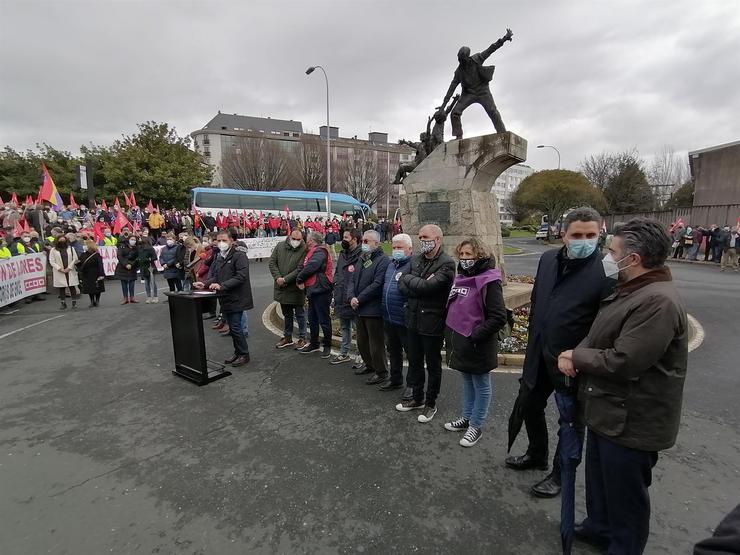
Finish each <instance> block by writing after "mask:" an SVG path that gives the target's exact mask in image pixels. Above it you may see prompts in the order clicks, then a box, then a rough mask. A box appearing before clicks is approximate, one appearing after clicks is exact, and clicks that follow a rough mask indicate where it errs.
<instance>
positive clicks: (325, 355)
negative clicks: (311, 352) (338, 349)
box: [321, 347, 331, 358]
mask: <svg viewBox="0 0 740 555" xmlns="http://www.w3.org/2000/svg"><path fill="white" fill-rule="evenodd" d="M321 358H331V347H324V348H323V350H322V351H321Z"/></svg>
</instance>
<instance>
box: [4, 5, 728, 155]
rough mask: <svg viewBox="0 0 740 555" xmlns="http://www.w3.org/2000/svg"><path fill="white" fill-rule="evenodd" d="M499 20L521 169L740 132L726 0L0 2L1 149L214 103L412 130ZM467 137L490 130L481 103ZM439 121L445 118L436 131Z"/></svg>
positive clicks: (200, 121) (62, 144) (308, 119)
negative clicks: (505, 39)
mask: <svg viewBox="0 0 740 555" xmlns="http://www.w3.org/2000/svg"><path fill="white" fill-rule="evenodd" d="M507 27H511V28H512V30H513V31H514V41H513V42H511V43H507V44H505V45H504V47H503V48H501V49H500V50H499V51H498V52H496V53H494V54H493V56H492V57H491V58H489V60H488V62H487V63H488V64H495V65H496V66H497V67H496V73H495V76H494V79H493V82H492V90H493V95H494V98H495V100H496V104H497V105H498V108H499V110H500V112H501V115H502V117H503V119H504V122H505V123H506V126H507V128H508V129H509V130H511V131H513V132H515V133H517V134H519V135H521V136H522V137H524V138H526V139H527V140H528V141H529V159H528V162H527V163H529V164H530V165H532V166H533V167H534V168H535V169H546V168H550V167H555V166H556V165H557V157H556V154H555V152H554V151H552V150H549V149H543V150H537V149H536V148H535V146H536V145H537V144H540V143H548V144H552V145H555V146H557V147H558V148H559V149H560V152H561V153H562V162H563V167H566V168H575V167H576V166H577V165H578V163H579V162H580V160H582V159H583V157H584V156H586V155H588V154H593V153H598V152H600V151H602V150H605V149H606V150H621V149H626V148H632V147H637V148H638V149H639V150H640V152H641V154H643V156H645V157H649V156H650V155H651V154H653V153H655V152H657V151H659V150H660V149H661V147H662V146H663V145H665V144H670V145H672V146H673V147H674V148H675V149H676V150H678V151H687V150H692V149H696V148H703V147H707V146H711V145H715V144H720V143H724V142H730V141H735V140H740V117H738V114H740V3H739V2H738V0H711V1H710V0H707V1H703V2H697V1H696V0H660V1H650V0H635V1H632V0H611V1H608V2H607V1H597V0H584V1H577V0H537V1H532V0H517V1H516V2H512V1H505V2H504V1H499V0H486V1H473V0H466V1H465V2H449V1H446V2H441V1H431V0H423V1H422V0H419V1H403V0H383V1H380V0H363V1H353V0H341V1H340V0H335V1H316V0H300V1H294V2H285V1H279V0H270V1H265V2H258V1H254V0H250V1H236V0H235V1H213V0H208V1H206V0H199V1H197V2H189V1H175V0H172V1H164V0H146V1H145V0H140V1H124V0H94V1H84V2H83V1H65V0H48V1H45V2H41V1H37V0H0V145H6V144H7V145H10V146H12V147H13V148H16V149H26V148H29V147H33V146H34V145H35V144H36V143H37V142H47V143H49V144H51V145H53V146H56V147H58V148H64V149H69V150H71V151H73V152H75V153H76V152H77V151H78V148H79V146H80V145H81V144H86V143H88V142H93V143H96V144H110V143H111V142H112V141H113V140H114V139H115V138H117V137H118V136H120V134H121V133H131V132H132V131H134V130H135V127H136V123H137V122H142V121H145V120H156V121H166V122H169V123H170V124H172V125H174V126H175V127H176V128H177V130H178V132H179V133H180V134H181V135H184V134H188V133H190V132H192V131H194V130H195V129H198V128H200V127H202V126H203V125H204V124H205V123H206V122H207V121H208V120H209V119H210V118H211V117H213V115H215V114H216V112H217V111H218V110H221V111H223V112H229V113H234V112H235V113H239V114H247V115H254V116H272V117H274V118H282V119H295V120H300V121H302V122H303V127H304V130H308V131H317V130H318V127H319V125H321V124H322V123H323V121H324V118H325V113H324V109H325V88H324V82H323V76H322V75H321V74H320V73H314V74H313V75H311V76H307V75H305V73H304V71H305V69H306V67H307V66H309V65H313V64H321V65H323V66H324V67H325V68H326V70H327V72H328V74H329V79H330V89H331V123H332V125H337V126H338V127H339V128H340V134H341V136H346V137H351V136H352V135H358V136H359V137H365V138H366V137H367V132H368V131H370V130H373V131H387V132H388V133H389V134H390V140H392V141H395V140H398V139H399V138H401V137H405V138H415V137H417V136H418V134H419V132H420V131H422V130H423V129H424V127H425V125H426V118H427V116H428V115H429V114H431V112H432V111H433V109H434V107H435V106H437V105H439V104H440V101H441V100H442V97H443V96H444V93H445V91H446V90H447V87H448V85H449V82H450V79H451V77H452V73H453V71H454V69H455V66H456V53H457V50H458V48H459V47H460V46H462V45H468V46H470V47H471V49H472V50H473V52H478V51H480V50H482V49H484V48H486V47H487V46H488V45H489V44H490V43H491V42H493V41H494V40H496V39H497V38H499V37H500V36H501V35H503V34H504V32H505V31H506V28H507ZM463 125H464V128H465V133H466V136H472V135H479V134H486V133H492V132H493V126H492V125H491V124H490V122H489V121H488V119H487V117H486V115H485V113H484V112H483V110H482V108H480V107H479V106H473V107H471V108H469V109H468V110H467V111H466V112H465V114H464V116H463ZM449 135H450V130H449V127H448V129H447V135H446V136H447V137H448V138H449Z"/></svg>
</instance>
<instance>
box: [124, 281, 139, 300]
mask: <svg viewBox="0 0 740 555" xmlns="http://www.w3.org/2000/svg"><path fill="white" fill-rule="evenodd" d="M134 289H136V280H135V279H122V280H121V291H122V292H123V298H124V299H126V298H129V299H133V298H134Z"/></svg>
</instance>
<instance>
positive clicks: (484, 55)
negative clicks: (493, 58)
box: [472, 29, 514, 63]
mask: <svg viewBox="0 0 740 555" xmlns="http://www.w3.org/2000/svg"><path fill="white" fill-rule="evenodd" d="M513 36H514V33H512V32H511V29H506V34H505V35H504V36H503V37H501V38H500V39H498V40H497V41H496V42H494V43H493V44H492V45H491V46H489V47H488V48H486V49H485V50H484V51H483V52H479V53H478V54H475V55H473V56H472V57H477V58H478V61H480V63H483V62H485V61H486V59H487V58H488V57H489V56H490V55H491V54H493V53H494V52H496V50H498V49H499V48H501V47H502V46H503V45H504V43H505V42H506V41H510V40H511V39H512V37H513Z"/></svg>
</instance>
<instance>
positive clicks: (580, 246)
mask: <svg viewBox="0 0 740 555" xmlns="http://www.w3.org/2000/svg"><path fill="white" fill-rule="evenodd" d="M598 243H599V240H598V238H596V239H571V240H570V241H568V257H570V258H588V257H589V256H591V255H592V254H593V252H594V251H595V250H596V245H597V244H598Z"/></svg>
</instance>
